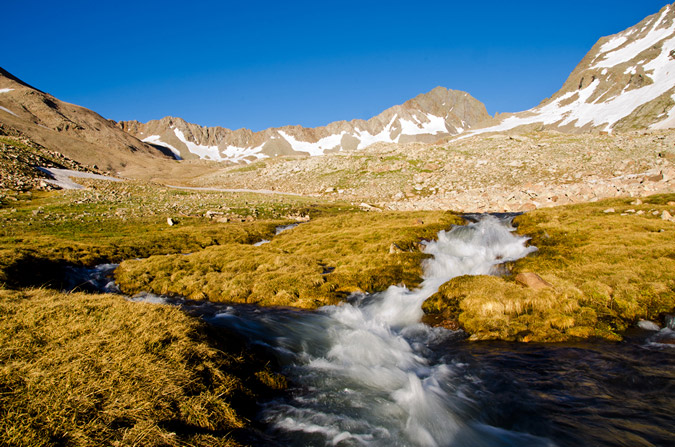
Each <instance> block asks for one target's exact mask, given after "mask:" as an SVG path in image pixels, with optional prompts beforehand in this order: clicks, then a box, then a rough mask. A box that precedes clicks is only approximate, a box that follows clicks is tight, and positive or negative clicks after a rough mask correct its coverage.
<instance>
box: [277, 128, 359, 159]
mask: <svg viewBox="0 0 675 447" xmlns="http://www.w3.org/2000/svg"><path fill="white" fill-rule="evenodd" d="M278 133H279V135H281V136H282V137H283V138H284V140H286V141H288V143H289V144H290V145H291V147H292V148H293V150H294V151H298V152H307V153H308V154H309V155H323V154H324V152H325V151H326V150H329V149H335V148H337V147H339V146H340V144H341V143H342V137H343V136H344V135H345V134H346V133H347V132H345V131H342V132H341V133H339V134H333V135H328V136H327V137H324V138H321V139H320V140H318V141H317V142H315V143H312V142H310V141H300V140H297V139H296V138H294V137H293V136H292V135H289V134H287V133H286V132H284V131H283V130H280V131H278Z"/></svg>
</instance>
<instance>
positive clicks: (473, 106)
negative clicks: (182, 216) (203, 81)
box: [119, 87, 492, 162]
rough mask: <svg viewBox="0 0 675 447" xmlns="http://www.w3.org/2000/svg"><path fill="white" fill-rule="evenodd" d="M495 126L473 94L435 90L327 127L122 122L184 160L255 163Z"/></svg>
mask: <svg viewBox="0 0 675 447" xmlns="http://www.w3.org/2000/svg"><path fill="white" fill-rule="evenodd" d="M490 122H492V118H491V117H490V115H488V113H487V111H486V110H485V106H484V105H483V104H482V103H481V102H480V101H478V100H476V99H475V98H473V97H471V95H469V94H468V93H464V92H461V91H457V90H448V89H445V88H443V87H436V88H435V89H433V90H432V91H430V92H429V93H426V94H422V95H419V96H417V97H415V98H413V99H411V100H409V101H407V102H405V103H404V104H402V105H397V106H394V107H391V108H389V109H387V110H385V111H384V112H382V113H381V114H379V115H377V116H375V117H373V118H371V119H369V120H367V121H365V120H352V121H336V122H334V123H330V124H328V125H327V126H324V127H316V128H305V127H302V126H285V127H280V128H272V129H266V130H263V131H260V132H252V131H250V130H248V129H239V130H234V131H233V130H229V129H225V128H222V127H211V128H209V127H202V126H199V125H196V124H191V123H187V122H185V121H184V120H182V119H181V118H172V117H166V118H163V119H161V120H159V121H150V122H148V123H145V124H143V123H139V122H138V121H125V122H120V123H119V126H120V127H121V128H122V129H124V130H125V131H127V132H129V133H130V134H131V135H134V136H135V137H137V138H139V139H141V140H143V141H145V142H147V143H150V144H153V145H156V146H157V147H165V148H168V149H169V150H171V151H172V152H173V153H174V154H175V155H176V157H179V158H181V159H196V158H201V159H208V160H216V161H232V162H242V161H243V162H251V161H253V160H256V159H261V158H267V157H273V156H277V155H295V154H297V155H323V154H326V153H331V152H339V151H354V150H358V149H363V148H366V147H368V146H370V145H371V144H374V143H381V142H386V143H409V142H434V141H437V140H439V139H441V138H443V137H448V136H452V135H458V134H460V133H462V132H464V131H466V130H468V129H472V128H475V127H477V126H480V125H484V124H485V123H490Z"/></svg>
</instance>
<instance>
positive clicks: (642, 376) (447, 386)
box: [80, 216, 675, 447]
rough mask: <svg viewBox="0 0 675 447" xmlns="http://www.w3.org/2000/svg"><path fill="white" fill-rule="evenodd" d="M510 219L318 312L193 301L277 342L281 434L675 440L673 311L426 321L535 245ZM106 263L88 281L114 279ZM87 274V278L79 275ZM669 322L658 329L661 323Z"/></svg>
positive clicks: (523, 441) (523, 442)
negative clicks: (551, 337) (563, 334)
mask: <svg viewBox="0 0 675 447" xmlns="http://www.w3.org/2000/svg"><path fill="white" fill-rule="evenodd" d="M512 230H513V229H512V228H511V227H510V225H509V221H508V219H497V218H495V217H492V216H485V217H482V218H480V219H478V220H477V222H474V223H471V224H469V225H466V226H461V227H454V228H453V229H452V230H450V231H447V232H445V231H444V232H441V233H439V235H438V240H437V241H434V242H429V243H427V244H426V248H425V251H426V252H427V253H429V254H431V255H432V258H430V259H428V260H427V261H426V262H425V265H424V281H423V283H422V284H421V286H420V287H419V288H418V289H415V290H408V289H406V288H404V287H398V286H392V287H390V288H389V289H388V290H386V291H385V292H382V293H378V294H374V295H358V296H356V295H355V296H352V297H351V299H350V300H349V302H348V303H345V304H343V305H341V306H329V307H325V308H322V309H319V310H318V311H315V312H307V311H298V310H293V309H279V308H256V307H253V306H227V305H222V304H215V303H194V302H188V301H185V300H176V299H170V298H165V297H158V296H155V295H151V294H142V295H139V296H137V297H135V298H134V299H136V300H142V301H151V302H168V303H172V304H179V305H182V306H183V307H184V308H185V310H186V311H188V312H192V313H193V314H195V315H199V316H201V317H202V318H204V319H205V320H207V321H209V322H210V323H212V324H214V325H217V326H220V327H223V328H224V329H225V330H228V331H231V332H233V333H236V334H239V335H241V336H244V337H246V338H247V339H248V340H249V342H250V343H251V344H255V345H259V346H262V347H264V348H265V349H267V350H269V351H271V352H273V353H274V354H275V355H276V357H277V358H278V360H279V363H280V365H281V366H282V368H283V371H282V372H283V373H284V374H285V375H286V376H287V377H288V378H289V381H290V383H291V388H290V390H289V391H288V392H287V393H285V394H284V397H283V398H280V399H278V400H275V401H273V402H266V403H262V408H263V409H262V411H261V413H260V417H259V422H260V423H261V424H263V426H264V427H266V430H267V431H268V435H267V436H268V437H264V439H262V438H261V439H260V440H252V444H255V445H263V444H264V445H278V446H457V447H459V446H467V447H473V446H497V447H500V446H553V445H557V446H569V447H576V446H585V445H589V446H596V445H597V446H617V447H618V446H672V445H675V424H673V422H672V421H673V413H674V412H675V355H674V354H675V349H674V348H675V345H673V344H672V343H673V341H674V339H675V330H674V329H675V322H674V321H672V320H671V321H670V323H669V324H670V327H665V328H663V329H660V328H658V327H652V326H651V325H650V324H643V325H642V326H643V327H644V328H647V329H650V330H644V328H643V329H637V328H636V329H635V330H634V331H633V332H631V333H629V334H627V339H626V341H625V342H622V343H608V342H584V343H576V344H569V343H568V344H554V345H551V344H518V343H506V342H488V343H485V342H483V343H470V342H468V341H466V339H465V334H464V333H463V332H461V331H458V332H452V331H448V330H445V329H443V328H430V327H428V326H426V325H424V324H421V323H420V319H421V317H422V310H421V305H422V303H423V302H424V300H426V299H427V298H428V297H430V296H431V295H432V294H434V293H435V292H436V291H437V289H438V287H439V286H440V285H441V284H443V283H444V282H446V281H448V280H449V279H451V278H453V277H455V276H458V275H467V274H469V275H475V274H492V273H497V272H499V270H500V268H499V265H500V264H501V263H503V262H505V261H509V260H515V259H517V258H520V257H522V256H525V255H527V254H528V253H530V252H531V251H533V250H535V249H534V248H533V247H527V246H526V238H523V237H520V236H518V235H516V234H514V233H513V231H512ZM112 268H114V266H102V267H100V268H98V269H93V270H91V271H90V272H89V273H87V272H84V274H83V275H82V276H83V277H84V276H86V275H87V274H89V275H90V278H91V279H90V283H91V284H92V285H96V286H98V287H106V288H108V290H114V285H113V284H110V283H109V282H107V281H108V280H107V279H106V278H105V275H106V272H109V271H110V270H111V269H112ZM80 281H83V279H82V278H80ZM659 329H660V330H659Z"/></svg>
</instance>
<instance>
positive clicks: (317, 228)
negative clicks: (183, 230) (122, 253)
mask: <svg viewBox="0 0 675 447" xmlns="http://www.w3.org/2000/svg"><path fill="white" fill-rule="evenodd" d="M459 223H461V219H460V218H459V217H458V216H456V215H454V214H452V213H444V212H417V213H366V212H358V211H357V212H343V213H342V214H340V215H337V216H329V217H320V218H317V219H315V220H312V221H311V222H308V223H305V224H302V225H300V226H298V227H297V228H295V229H293V230H291V231H288V232H285V233H283V234H280V235H278V236H276V237H274V238H273V239H272V241H271V242H270V243H268V244H264V245H261V246H257V247H256V246H252V245H250V244H236V243H230V244H221V245H219V246H214V247H208V248H206V249H204V250H202V251H199V252H196V253H193V254H190V255H187V256H182V255H170V256H152V257H150V258H148V259H139V260H130V261H125V262H123V263H122V264H121V265H120V267H119V268H118V269H117V271H116V274H115V279H116V280H117V283H118V285H119V286H120V288H121V289H122V290H123V291H124V292H125V293H130V294H132V293H135V292H139V291H151V292H154V293H159V294H176V295H182V296H187V297H189V298H192V299H208V300H211V301H225V302H234V303H256V304H259V305H283V306H296V307H303V308H316V307H319V306H322V305H326V304H335V303H336V302H338V301H340V300H341V299H343V298H344V297H345V296H346V294H348V293H351V292H354V291H364V292H374V291H379V290H383V289H385V288H387V287H389V286H390V285H392V284H397V283H405V284H406V285H408V286H416V285H417V284H419V282H420V281H421V274H422V267H421V261H422V259H423V258H424V257H425V255H424V254H423V253H422V252H421V251H420V250H419V242H420V240H422V239H432V238H434V237H435V235H436V234H437V233H438V231H439V230H441V229H447V228H449V227H450V226H451V225H452V224H459Z"/></svg>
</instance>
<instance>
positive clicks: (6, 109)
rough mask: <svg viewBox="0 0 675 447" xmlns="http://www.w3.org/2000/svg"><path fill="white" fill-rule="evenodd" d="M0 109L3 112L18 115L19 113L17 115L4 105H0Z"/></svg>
mask: <svg viewBox="0 0 675 447" xmlns="http://www.w3.org/2000/svg"><path fill="white" fill-rule="evenodd" d="M0 110H3V111H5V112H7V113H9V114H10V115H14V116H19V115H17V114H16V113H14V112H12V111H11V110H9V109H8V108H6V107H2V106H0Z"/></svg>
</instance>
